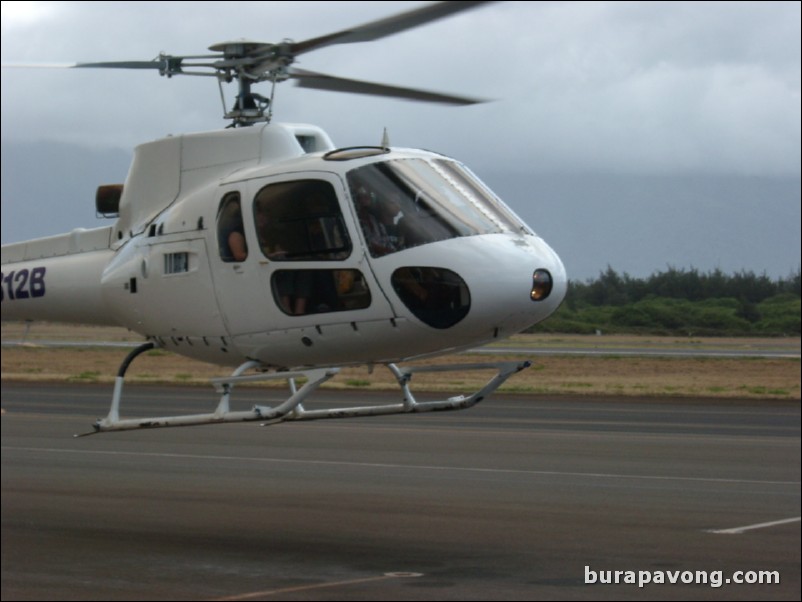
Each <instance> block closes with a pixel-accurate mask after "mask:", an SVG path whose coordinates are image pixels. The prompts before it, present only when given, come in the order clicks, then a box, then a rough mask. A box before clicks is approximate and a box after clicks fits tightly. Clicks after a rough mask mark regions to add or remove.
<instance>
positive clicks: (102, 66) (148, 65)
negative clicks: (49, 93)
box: [71, 61, 167, 69]
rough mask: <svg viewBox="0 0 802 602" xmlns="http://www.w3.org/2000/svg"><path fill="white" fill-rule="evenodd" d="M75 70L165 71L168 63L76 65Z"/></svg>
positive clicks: (74, 65) (106, 62)
mask: <svg viewBox="0 0 802 602" xmlns="http://www.w3.org/2000/svg"><path fill="white" fill-rule="evenodd" d="M71 67H72V68H73V69H165V68H166V67H167V61H104V62H101V63H74V64H72V65H71Z"/></svg>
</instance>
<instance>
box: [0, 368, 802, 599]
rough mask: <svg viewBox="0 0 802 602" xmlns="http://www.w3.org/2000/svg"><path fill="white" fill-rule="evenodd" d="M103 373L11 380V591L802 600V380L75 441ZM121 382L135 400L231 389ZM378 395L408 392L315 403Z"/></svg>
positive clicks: (103, 405) (164, 403) (179, 403)
mask: <svg viewBox="0 0 802 602" xmlns="http://www.w3.org/2000/svg"><path fill="white" fill-rule="evenodd" d="M110 394H111V387H110V386H109V385H108V384H64V383H60V384H56V383H53V384H37V383H23V382H9V381H3V383H2V406H3V409H4V411H5V413H4V415H3V417H2V446H3V450H2V599H3V600H12V599H15V600H32V599H64V600H69V599H75V600H77V599H82V600H84V599H94V600H101V599H102V600H122V599H175V600H195V599H203V600H259V599H269V600H278V599H281V600H314V599H349V600H377V599H380V600H388V599H407V600H412V599H421V600H422V599H427V600H430V599H441V600H446V599H460V600H487V599H492V600H532V599H609V600H612V599H616V600H619V599H678V600H698V599H705V600H714V599H728V600H729V599H740V600H755V599H785V600H799V599H800V548H801V546H800V522H799V516H800V404H799V401H798V400H727V401H723V400H710V399H673V398H663V399H638V398H628V399H618V398H615V397H607V398H604V399H595V398H592V397H587V396H586V397H565V396H563V397H550V396H532V395H519V396H504V395H500V396H492V397H491V398H489V399H487V400H485V401H483V402H482V403H481V404H479V406H477V407H476V408H474V409H471V410H468V411H465V412H450V413H438V414H427V415H414V416H388V417H376V418H371V419H362V420H333V421H322V422H313V423H297V424H281V425H274V426H270V427H266V428H260V427H259V426H258V425H256V424H235V425H216V426H204V427H197V428H179V429H161V430H148V431H136V432H126V433H111V434H102V435H95V436H91V437H84V438H78V439H75V438H73V434H74V433H79V432H86V431H88V430H90V424H91V423H92V422H93V421H94V420H95V419H96V418H97V417H100V416H102V415H105V413H106V412H107V411H108V403H109V398H110ZM126 394H127V397H126V399H125V402H124V403H125V404H126V405H124V407H123V410H124V411H126V410H129V411H133V410H132V408H134V407H141V408H142V411H144V412H146V413H154V414H170V413H179V412H186V411H195V412H198V411H208V410H211V409H212V408H213V406H214V403H215V398H214V395H213V394H212V391H211V389H208V390H207V389H200V388H197V387H192V388H182V387H159V386H143V385H136V386H133V385H132V386H129V387H128V388H127V389H126ZM278 396H279V392H278V391H275V390H258V389H241V390H240V389H238V390H237V391H235V397H234V399H235V400H237V399H239V401H238V404H239V405H240V406H241V407H243V408H248V407H250V406H251V405H252V404H254V403H262V404H264V403H267V404H270V403H271V402H275V401H277V400H278ZM367 396H370V397H371V399H375V398H377V397H379V398H381V399H384V400H387V401H396V396H397V394H388V393H381V392H365V391H351V392H346V391H326V392H323V393H322V397H323V399H322V400H321V401H320V402H319V403H320V405H321V406H329V405H331V404H334V403H337V404H343V403H348V402H351V401H353V402H356V403H365V401H366V397H367ZM265 397H268V398H269V399H267V400H266V399H265ZM271 400H272V401H271ZM157 406H158V407H159V409H158V410H157V409H156V407H157ZM741 527H747V529H745V530H741V531H738V528H741ZM609 571H613V572H614V571H621V574H620V580H621V581H624V580H626V578H627V574H628V572H631V575H633V576H637V578H638V579H640V580H644V579H646V578H647V577H648V578H649V579H650V580H651V581H655V580H658V579H660V578H661V576H662V578H663V579H664V580H666V581H668V580H670V579H671V578H672V577H673V578H675V579H676V580H678V581H679V582H678V583H677V584H670V583H666V584H662V585H658V584H654V583H649V584H642V585H643V586H642V587H640V586H639V585H638V584H629V583H619V584H609V585H608V584H601V583H599V581H601V580H603V579H605V578H606V577H607V576H610V577H613V578H614V577H615V575H614V573H608V572H609ZM760 571H766V573H761V572H760ZM775 575H776V576H778V577H779V579H780V582H779V583H771V584H767V583H735V581H737V580H750V579H751V580H758V579H764V580H765V579H771V580H773V579H774V576H775ZM594 578H596V583H588V581H592V580H593V579H594ZM688 579H689V580H690V582H689V583H683V581H685V580H688ZM718 579H720V582H719V581H718ZM702 580H707V583H702V582H701V581H702ZM727 580H730V582H729V583H727ZM716 584H718V586H717V585H716Z"/></svg>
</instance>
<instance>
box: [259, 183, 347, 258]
mask: <svg viewBox="0 0 802 602" xmlns="http://www.w3.org/2000/svg"><path fill="white" fill-rule="evenodd" d="M253 215H254V221H255V223H256V233H257V236H258V238H259V246H260V247H261V249H262V253H264V255H265V257H267V258H268V259H271V260H274V261H337V260H341V259H345V258H347V257H348V256H349V255H350V254H351V240H350V238H349V237H348V232H347V231H346V228H345V224H344V222H343V217H342V212H341V211H340V204H339V203H338V202H337V194H336V193H335V191H334V188H333V187H332V185H331V184H329V183H328V182H325V181H323V180H297V181H294V182H280V183H277V184H271V185H269V186H265V187H264V188H262V190H260V191H259V193H258V194H257V195H256V198H255V199H254V203H253Z"/></svg>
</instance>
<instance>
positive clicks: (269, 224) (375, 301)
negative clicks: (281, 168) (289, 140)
mask: <svg viewBox="0 0 802 602" xmlns="http://www.w3.org/2000/svg"><path fill="white" fill-rule="evenodd" d="M245 196H247V197H250V198H252V199H253V200H252V202H251V204H250V207H249V206H248V202H247V201H245V200H244V198H243V199H242V200H241V206H242V210H243V211H242V212H243V217H244V220H243V221H244V233H243V234H244V239H245V240H244V242H245V243H246V245H247V247H248V250H247V257H246V258H245V259H243V260H242V261H241V262H239V263H237V262H236V261H229V265H228V266H225V265H223V266H222V267H223V268H224V269H223V271H225V268H226V267H228V268H229V270H228V272H229V276H228V277H229V278H231V279H233V280H236V277H235V274H236V272H237V270H238V272H239V273H238V274H236V275H242V276H243V278H241V284H242V286H245V287H247V290H248V291H249V292H248V296H247V297H242V296H240V297H238V298H237V299H234V298H233V295H232V294H230V293H227V292H225V291H224V292H222V293H218V294H221V296H222V298H221V308H224V313H225V315H226V320H227V323H228V324H229V328H230V332H231V334H232V336H235V337H237V345H238V347H240V348H241V350H242V351H244V352H246V353H247V354H248V355H249V357H257V358H258V359H261V360H262V361H266V362H269V363H275V362H277V361H279V360H281V361H288V360H286V358H287V357H288V354H289V355H290V356H292V354H291V353H290V351H291V350H298V349H297V348H298V347H299V345H301V348H300V351H303V358H302V359H300V358H299V360H298V361H304V362H309V361H312V359H311V358H312V357H314V355H316V352H318V351H320V353H323V350H324V349H325V348H327V347H329V346H332V345H339V346H340V347H339V348H340V349H343V350H344V348H345V347H347V346H348V341H349V340H350V339H353V340H354V341H353V342H354V345H358V344H359V342H358V340H357V339H359V338H360V336H361V340H362V342H363V343H364V338H365V337H364V336H362V335H365V334H368V333H371V334H372V333H373V332H374V331H375V330H377V329H378V330H382V329H389V328H393V327H394V325H393V318H394V315H393V311H392V308H391V307H390V305H389V303H388V301H387V299H386V298H385V296H384V295H383V293H382V292H381V290H380V289H379V286H378V284H377V282H376V281H375V279H374V278H373V273H372V271H371V270H370V268H369V266H368V263H367V260H366V257H365V254H364V251H363V249H362V247H361V246H360V245H359V244H355V243H354V241H355V240H358V239H357V238H356V234H355V225H354V223H353V222H352V217H351V213H350V212H344V211H343V199H344V186H343V184H342V181H341V180H340V179H339V178H338V177H337V176H336V175H334V174H329V173H323V172H312V173H308V174H292V175H291V176H290V175H287V176H282V177H277V178H271V179H268V180H262V179H260V180H257V181H252V182H250V183H249V187H248V190H247V193H245V192H243V197H245ZM220 211H221V212H222V211H223V209H222V208H221V210H220ZM221 215H222V213H221ZM251 219H252V222H251V221H250V220H251ZM220 223H221V221H220V219H219V220H218V224H220ZM251 224H252V229H251ZM219 230H220V233H219V234H218V239H219V240H220V241H221V242H220V246H221V249H223V248H226V245H224V244H223V238H226V237H227V236H228V234H225V236H224V231H225V232H228V230H231V231H236V230H237V228H236V227H234V228H227V227H222V226H220V227H219ZM226 240H227V239H226ZM227 248H228V251H227V252H229V253H230V252H231V251H230V248H231V245H230V244H229V245H228V246H227ZM223 257H224V252H222V251H221V259H222V260H223V262H224V263H225V262H226V261H227V260H226V259H223ZM245 283H247V284H245ZM256 283H258V286H259V291H258V292H256V291H255V290H254V289H253V285H254V284H256ZM223 298H225V300H224V299H223ZM235 308H236V309H235ZM232 314H233V315H232ZM240 335H243V336H240ZM267 339H269V344H268V342H267ZM300 341H303V343H302V344H301V343H300ZM260 350H262V351H260ZM344 351H345V350H344ZM330 352H331V350H330V349H329V350H328V351H327V353H330ZM266 354H269V357H267V356H266ZM274 354H275V355H276V356H278V357H276V358H274V357H273V355H274ZM346 356H347V353H346Z"/></svg>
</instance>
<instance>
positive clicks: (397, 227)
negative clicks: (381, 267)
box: [348, 159, 529, 257]
mask: <svg viewBox="0 0 802 602" xmlns="http://www.w3.org/2000/svg"><path fill="white" fill-rule="evenodd" d="M348 187H349V189H350V192H351V198H352V199H353V202H354V206H355V208H356V214H357V217H358V218H359V225H360V227H361V228H362V233H363V234H364V236H365V240H366V241H367V244H368V249H369V251H370V254H371V255H372V256H373V257H382V256H384V255H388V254H390V253H395V252H397V251H402V250H404V249H408V248H411V247H417V246H420V245H425V244H428V243H432V242H437V241H440V240H446V239H449V238H457V237H460V236H475V235H478V234H494V233H501V232H522V231H523V232H529V230H528V229H527V228H526V226H524V225H523V224H522V223H521V222H520V221H519V220H518V219H517V218H516V217H515V215H514V214H512V212H510V211H509V210H508V209H507V208H506V207H505V206H504V205H503V203H501V201H499V200H498V199H497V198H495V197H494V196H493V195H492V193H491V192H490V191H489V190H488V189H487V188H486V187H485V186H484V185H483V184H482V183H481V182H480V181H479V180H478V179H476V177H475V176H473V174H471V173H470V172H469V171H467V169H465V168H464V167H463V166H462V165H460V164H459V163H456V162H454V161H449V160H445V159H435V160H433V161H427V160H425V159H397V160H393V161H384V162H378V163H371V164H369V165H365V166H363V167H359V168H357V169H354V170H351V171H350V172H348Z"/></svg>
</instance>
